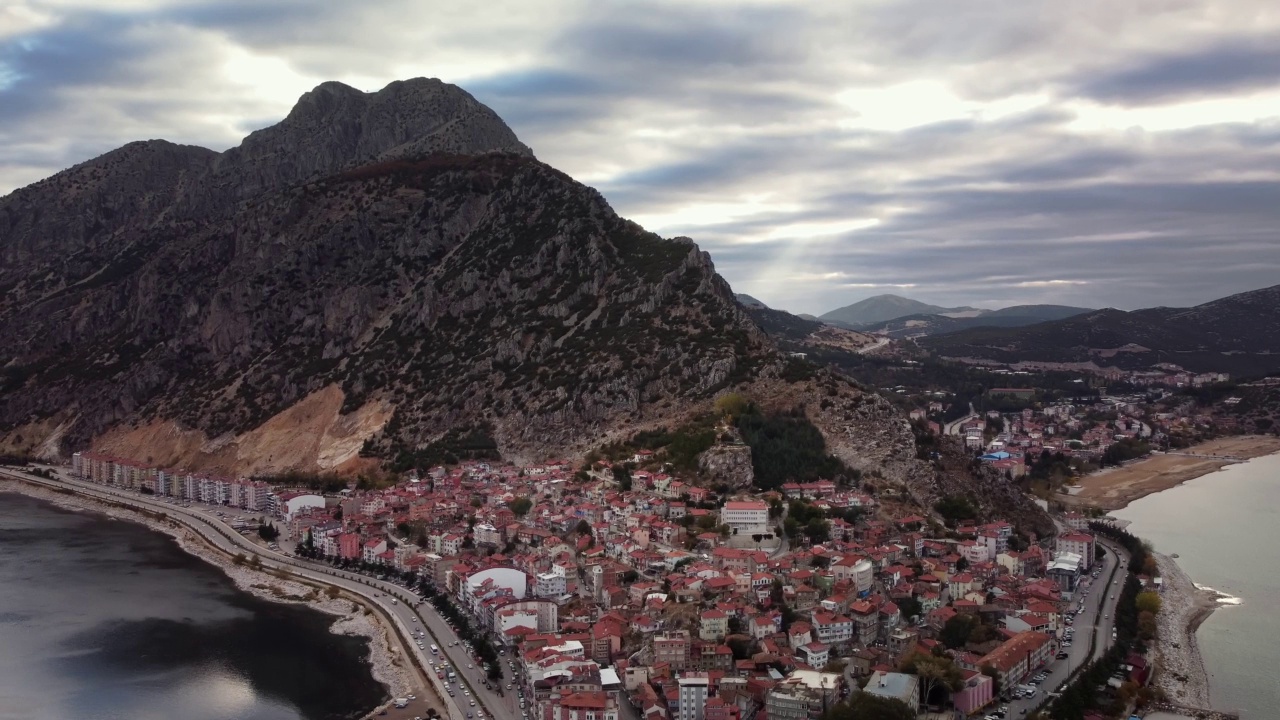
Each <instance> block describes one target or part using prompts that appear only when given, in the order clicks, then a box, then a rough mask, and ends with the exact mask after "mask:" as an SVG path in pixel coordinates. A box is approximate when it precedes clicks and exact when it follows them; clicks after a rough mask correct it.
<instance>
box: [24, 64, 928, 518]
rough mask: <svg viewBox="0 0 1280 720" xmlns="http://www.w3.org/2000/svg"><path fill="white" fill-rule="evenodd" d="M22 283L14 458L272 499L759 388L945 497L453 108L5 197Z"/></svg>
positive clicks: (333, 124) (157, 153)
mask: <svg viewBox="0 0 1280 720" xmlns="http://www.w3.org/2000/svg"><path fill="white" fill-rule="evenodd" d="M0 257H2V258H3V259H4V262H3V263H0V337H4V338H5V340H6V342H5V343H3V344H0V368H2V371H0V452H18V453H33V454H37V455H41V456H45V457H53V456H61V457H63V458H65V457H66V456H67V454H68V453H69V452H72V451H77V450H84V449H86V448H93V449H96V450H99V451H102V452H108V453H112V454H116V455H119V456H123V457H127V458H132V459H136V460H141V461H144V462H147V463H152V464H155V465H158V466H169V467H181V468H187V469H192V470H209V471H218V472H227V473H239V474H246V475H249V474H270V473H280V472H285V471H290V470H300V471H306V472H314V471H329V470H342V471H359V470H362V469H367V468H372V467H376V466H378V465H380V464H382V463H387V464H388V465H389V466H391V467H397V466H399V467H404V466H406V465H421V464H422V463H423V462H436V461H438V460H437V458H440V459H443V458H447V457H448V456H449V455H450V454H455V453H464V452H465V453H494V452H496V453H500V454H502V455H504V456H506V457H508V458H510V459H513V460H542V459H545V458H547V457H553V456H569V457H572V456H575V455H577V456H580V455H582V454H583V453H585V452H586V451H588V450H590V449H592V448H596V447H598V446H600V445H601V444H603V443H607V442H611V441H613V440H617V439H620V438H628V437H630V436H631V435H632V434H634V433H635V432H636V431H637V430H640V429H652V428H654V427H660V426H668V425H670V424H673V423H676V422H679V421H681V419H682V418H684V417H686V416H689V415H691V414H696V413H699V412H705V411H707V410H709V409H710V408H711V405H712V401H713V399H714V398H715V396H716V394H717V393H719V392H721V391H723V390H725V389H728V388H733V389H736V390H738V391H741V392H744V393H746V394H748V395H749V396H750V397H751V398H752V399H753V400H755V401H757V402H758V403H759V404H760V406H761V407H764V408H766V409H767V408H770V407H777V408H781V409H787V410H792V409H794V408H802V409H803V412H804V414H805V417H806V418H807V419H808V421H809V422H811V423H812V424H813V425H814V426H815V427H817V428H818V429H819V430H820V431H821V432H822V433H823V435H824V437H825V438H826V443H827V444H826V448H827V451H829V452H831V453H833V454H835V455H837V456H839V457H840V458H841V459H843V460H844V461H845V462H847V463H848V464H850V465H852V466H853V467H856V468H859V469H862V470H864V471H866V472H871V471H875V472H877V473H879V474H880V475H881V476H882V477H883V478H884V480H883V482H891V483H897V484H900V485H902V486H903V487H905V488H907V489H908V490H910V491H911V492H912V493H914V494H915V495H916V496H917V497H918V498H919V500H920V502H923V503H929V502H930V498H931V497H933V496H936V488H934V486H933V485H932V474H931V473H930V471H929V469H928V466H927V465H925V464H923V463H921V462H920V461H918V460H917V459H916V457H915V447H914V441H913V439H912V434H911V430H910V427H909V426H908V424H907V423H906V421H905V419H904V418H903V417H901V415H900V414H899V413H898V412H897V411H896V410H895V409H894V408H893V407H892V406H891V405H890V404H889V403H888V402H887V401H885V400H884V399H883V398H881V397H879V396H878V395H876V394H875V393H873V392H870V391H867V390H864V389H863V388H860V387H858V386H857V385H856V384H855V383H853V382H852V381H851V380H849V379H848V378H845V377H843V376H839V375H836V374H834V373H832V372H830V371H827V370H824V369H819V368H816V367H814V366H812V365H808V364H806V363H803V362H801V361H796V360H795V359H791V358H786V357H785V356H783V355H782V354H781V353H780V352H779V349H778V346H777V344H776V342H775V341H774V340H773V339H771V338H770V337H769V336H768V335H767V334H766V333H765V332H764V331H762V330H761V329H760V327H759V326H758V325H757V323H756V322H755V321H754V320H753V319H752V316H750V315H748V314H747V311H746V310H745V309H744V308H743V307H742V305H740V304H739V303H738V302H737V300H736V299H735V297H734V294H733V292H732V290H731V289H730V287H729V285H728V284H727V283H726V282H725V281H724V280H723V279H722V278H721V277H720V276H719V275H718V274H716V272H715V268H714V266H713V265H712V263H711V260H710V258H709V256H708V255H707V254H706V253H704V252H702V251H701V250H699V249H698V247H697V246H696V245H695V244H694V243H693V242H692V241H691V240H689V239H688V238H675V239H664V238H661V237H659V236H657V235H654V234H652V233H649V232H646V231H645V230H644V229H643V228H641V227H640V226H638V225H636V224H635V223H632V222H630V221H628V220H626V219H624V218H621V217H619V216H618V215H617V214H616V213H614V212H613V210H612V209H611V208H610V207H609V205H608V203H607V202H606V201H605V200H604V198H603V197H602V196H601V195H600V194H599V193H598V192H596V191H595V190H593V189H591V188H589V187H586V186H584V185H581V184H579V183H577V182H575V181H574V180H573V179H572V178H570V177H568V176H567V175H565V174H564V173H561V172H559V171H557V170H555V169H554V168H552V167H549V166H547V165H545V164H543V163H541V162H539V161H538V160H537V159H536V158H535V157H534V156H533V153H532V152H530V151H529V149H528V148H527V147H525V146H524V145H523V144H522V143H520V141H519V140H518V139H517V138H516V136H515V134H514V133H512V132H511V130H510V129H509V128H507V127H506V126H505V124H503V123H502V122H501V120H500V119H498V118H497V116H496V115H494V114H493V113H492V112H491V111H489V110H488V108H485V107H484V106H482V105H480V104H479V103H478V102H476V101H475V100H474V98H472V97H471V96H470V95H468V94H467V93H465V92H464V91H463V90H461V89H459V88H456V87H454V86H451V85H446V84H444V83H441V82H439V81H436V80H423V79H419V80H411V81H405V82H402V83H393V84H392V85H390V86H388V87H387V88H384V89H383V90H380V91H378V92H376V93H361V92H359V91H357V90H354V89H352V88H349V87H346V86H343V85H339V84H336V83H325V84H323V85H321V86H319V87H317V88H316V89H315V90H313V91H312V92H310V93H307V94H306V95H304V96H303V97H302V99H301V100H300V101H299V102H298V105H297V106H296V107H295V108H294V109H293V110H292V111H291V112H290V113H289V115H288V116H287V117H286V118H285V119H284V120H283V121H282V122H281V123H279V124H278V125H275V126H272V127H269V128H265V129H262V130H259V131H257V132H255V133H253V134H252V135H250V136H249V137H248V138H246V139H245V141H244V142H243V143H242V144H241V145H240V146H239V147H237V148H233V149H231V150H228V151H226V152H224V153H217V152H213V151H210V150H206V149H203V148H196V147H190V146H181V145H175V144H172V143H168V142H165V141H162V140H151V141H146V142H137V143H131V144H129V145H126V146H124V147H122V148H120V149H118V150H114V151H112V152H109V153H107V154H105V155H103V156H101V157H98V158H95V159H93V160H90V161H88V162H85V163H82V164H80V165H77V166H75V167H73V168H70V169H68V170H66V171H63V172H61V173H58V174H56V175H54V176H52V177H50V178H48V179H46V180H43V181H40V182H38V183H35V184H33V185H31V186H29V187H26V188H22V189H20V190H17V191H15V192H14V193H12V194H10V195H8V196H6V197H3V198H0ZM757 310H766V309H760V308H757ZM770 312H773V311H770ZM784 315H785V314H784ZM782 320H785V322H787V323H795V322H797V321H799V322H800V323H803V322H805V321H803V320H799V319H796V320H792V319H790V318H782ZM796 327H799V326H796ZM820 331H821V332H828V331H830V332H839V333H845V331H838V330H837V329H835V328H829V329H828V328H820ZM796 332H799V331H798V330H797V331H796ZM858 337H862V336H858V335H857V334H856V333H846V334H845V335H843V336H842V338H844V339H840V338H837V339H835V340H833V342H844V341H845V340H846V339H848V338H855V339H856V338H858ZM878 484H879V481H878Z"/></svg>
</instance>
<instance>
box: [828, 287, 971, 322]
mask: <svg viewBox="0 0 1280 720" xmlns="http://www.w3.org/2000/svg"><path fill="white" fill-rule="evenodd" d="M980 312H982V311H981V310H979V309H977V308H971V307H958V308H945V307H941V306H939V305H929V304H928V303H922V302H920V301H919V300H912V299H911V298H905V297H902V296H900V295H876V296H875V297H869V298H867V299H866V300H861V301H859V302H856V303H854V304H852V305H846V306H844V307H842V308H838V309H836V310H832V311H831V312H829V313H826V314H825V315H822V316H820V317H819V318H818V319H819V320H823V321H825V322H830V323H834V324H838V325H843V326H846V327H850V328H854V329H861V328H863V327H865V326H867V325H871V324H873V323H879V322H884V321H886V320H893V319H894V318H900V317H904V316H907V315H946V314H949V313H980Z"/></svg>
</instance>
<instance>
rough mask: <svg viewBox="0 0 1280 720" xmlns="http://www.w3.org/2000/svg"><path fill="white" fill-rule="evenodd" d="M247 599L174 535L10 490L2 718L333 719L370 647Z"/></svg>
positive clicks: (3, 548) (365, 696)
mask: <svg viewBox="0 0 1280 720" xmlns="http://www.w3.org/2000/svg"><path fill="white" fill-rule="evenodd" d="M332 622H333V618H332V617H330V616H328V615H324V614H322V613H319V612H317V611H314V610H310V609H307V608H303V607H300V606H295V605H280V604H277V603H270V602H267V601H265V600H260V599H258V598H255V597H253V596H252V595H249V594H247V593H244V592H242V591H240V590H238V589H237V588H236V587H235V585H233V584H232V582H231V581H230V579H228V578H227V577H226V576H225V575H223V574H222V572H221V571H219V570H218V569H217V568H215V567H213V566H211V565H209V564H207V563H205V562H203V561H201V560H198V559H196V558H194V557H192V556H190V555H188V554H187V553H185V552H183V551H182V550H181V549H180V548H179V547H178V546H177V544H176V543H175V542H174V541H173V540H171V539H170V538H168V537H167V536H165V535H162V534H160V533H156V532H153V531H151V530H147V529H146V528H143V527H141V526H138V525H134V524H131V523H126V522H119V521H113V520H110V519H107V518H105V517H103V516H100V515H93V514H84V513H73V512H67V511H64V510H61V509H59V508H57V507H55V506H53V505H50V504H48V503H44V502H41V501H38V500H33V499H31V498H28V497H25V496H23V495H15V494H2V493H0V720H126V719H127V720H152V719H154V720H168V719H170V718H184V720H231V719H236V720H241V719H243V720H336V719H338V718H351V717H359V716H360V715H361V714H362V713H364V712H368V710H369V709H371V708H373V707H374V706H376V705H377V704H378V703H379V702H380V701H381V700H382V699H383V698H384V697H385V695H386V690H385V688H384V687H383V686H382V685H381V684H379V683H377V682H376V681H375V680H374V679H373V677H372V676H371V674H370V671H369V668H368V666H367V665H366V664H365V663H364V660H363V659H364V658H365V657H366V656H367V655H368V641H367V640H366V639H364V638H354V637H343V636H336V635H333V634H332V633H330V632H329V631H328V628H329V626H330V625H331V624H332Z"/></svg>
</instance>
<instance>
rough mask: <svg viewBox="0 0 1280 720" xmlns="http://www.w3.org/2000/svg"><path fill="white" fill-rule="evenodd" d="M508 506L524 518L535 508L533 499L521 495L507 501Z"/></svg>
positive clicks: (516, 514)
mask: <svg viewBox="0 0 1280 720" xmlns="http://www.w3.org/2000/svg"><path fill="white" fill-rule="evenodd" d="M507 507H508V508H510V509H511V512H513V513H515V516H516V517H521V518H522V517H524V516H525V515H526V514H527V513H528V512H529V511H530V510H532V509H533V500H530V499H529V498H527V497H525V496H523V495H521V496H520V497H518V498H516V499H514V500H512V501H511V502H509V503H507Z"/></svg>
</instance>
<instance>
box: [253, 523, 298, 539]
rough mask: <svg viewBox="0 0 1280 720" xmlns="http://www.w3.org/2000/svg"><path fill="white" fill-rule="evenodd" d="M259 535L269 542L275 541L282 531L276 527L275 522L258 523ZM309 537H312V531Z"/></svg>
mask: <svg viewBox="0 0 1280 720" xmlns="http://www.w3.org/2000/svg"><path fill="white" fill-rule="evenodd" d="M258 537H260V538H262V539H263V540H266V541H267V542H275V541H276V538H278V537H280V531H279V530H277V529H276V526H275V523H267V524H265V525H258ZM307 537H308V538H310V537H311V535H310V533H308V534H307Z"/></svg>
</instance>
